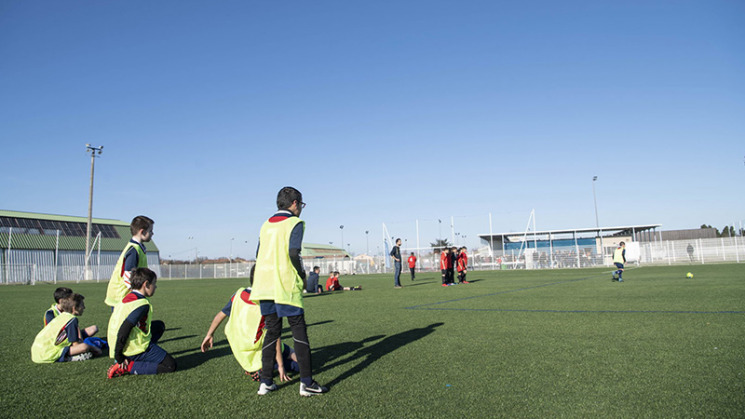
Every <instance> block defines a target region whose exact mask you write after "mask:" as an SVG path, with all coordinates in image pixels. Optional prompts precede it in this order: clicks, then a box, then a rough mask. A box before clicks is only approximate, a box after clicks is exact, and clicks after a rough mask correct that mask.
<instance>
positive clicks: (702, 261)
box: [698, 239, 704, 265]
mask: <svg viewBox="0 0 745 419" xmlns="http://www.w3.org/2000/svg"><path fill="white" fill-rule="evenodd" d="M698 248H699V249H700V251H699V252H698V254H699V255H700V259H701V264H702V265H703V264H704V248H703V247H701V239H698Z"/></svg>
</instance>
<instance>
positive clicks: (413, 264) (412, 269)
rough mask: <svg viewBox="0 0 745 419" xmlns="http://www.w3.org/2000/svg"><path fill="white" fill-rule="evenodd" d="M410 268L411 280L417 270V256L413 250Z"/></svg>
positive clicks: (410, 257)
mask: <svg viewBox="0 0 745 419" xmlns="http://www.w3.org/2000/svg"><path fill="white" fill-rule="evenodd" d="M409 270H410V271H411V280H412V281H413V280H414V272H415V271H416V256H414V252H411V256H409Z"/></svg>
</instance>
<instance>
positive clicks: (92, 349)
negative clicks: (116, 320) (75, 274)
mask: <svg viewBox="0 0 745 419" xmlns="http://www.w3.org/2000/svg"><path fill="white" fill-rule="evenodd" d="M84 299H85V297H83V296H82V295H80V294H73V295H71V296H70V297H68V298H63V299H61V300H60V303H59V309H60V313H59V315H57V316H56V317H55V318H54V319H52V320H51V321H50V322H49V323H47V325H46V326H44V329H42V330H41V331H40V332H39V334H37V335H36V338H35V339H34V343H33V345H32V346H31V360H32V361H34V362H35V363H37V364H44V363H52V362H67V361H85V360H87V359H90V358H91V357H92V356H93V355H99V354H101V349H99V348H98V347H97V346H95V345H89V344H88V343H85V342H84V341H83V339H84V338H83V337H82V336H81V333H80V329H79V327H78V316H81V315H83V311H85V303H84V302H83V300H84Z"/></svg>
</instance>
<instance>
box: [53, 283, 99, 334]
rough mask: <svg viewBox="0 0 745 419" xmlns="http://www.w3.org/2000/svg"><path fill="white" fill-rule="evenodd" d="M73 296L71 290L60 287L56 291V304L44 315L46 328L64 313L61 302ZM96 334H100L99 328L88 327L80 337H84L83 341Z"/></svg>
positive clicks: (82, 331)
mask: <svg viewBox="0 0 745 419" xmlns="http://www.w3.org/2000/svg"><path fill="white" fill-rule="evenodd" d="M72 296H73V293H72V290H71V289H70V288H67V287H59V288H57V289H56V290H54V304H52V307H50V308H49V310H47V311H46V312H45V313H44V326H46V325H48V324H49V322H51V321H52V320H54V318H55V317H57V316H59V315H60V313H62V307H61V305H60V301H62V300H64V299H66V298H70V297H72ZM96 333H98V326H96V325H95V324H94V325H93V326H88V327H86V328H85V329H82V330H81V331H80V336H82V338H83V339H86V338H88V337H90V336H93V335H95V334H96Z"/></svg>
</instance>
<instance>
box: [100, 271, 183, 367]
mask: <svg viewBox="0 0 745 419" xmlns="http://www.w3.org/2000/svg"><path fill="white" fill-rule="evenodd" d="M157 279H158V278H157V275H156V274H155V272H153V271H151V270H150V269H148V268H137V269H135V270H134V272H133V274H132V277H131V278H130V280H131V283H132V292H130V293H128V294H127V295H125V296H124V298H123V299H122V300H121V303H119V304H117V305H116V307H114V312H113V313H111V318H110V319H109V328H108V338H109V339H108V340H109V348H110V351H109V357H111V358H114V359H115V360H116V363H115V364H114V365H112V366H111V368H109V372H108V377H109V378H114V377H119V376H120V375H125V374H135V375H152V374H162V373H167V372H173V371H175V370H176V361H175V360H174V359H173V358H172V357H171V355H169V354H168V353H167V352H166V351H165V350H163V348H161V347H160V346H158V345H157V344H156V343H157V342H158V340H159V339H160V337H161V336H163V332H164V331H165V330H166V325H165V323H163V322H162V321H160V320H152V316H153V307H152V306H151V305H150V297H152V296H153V294H155V289H156V288H157V283H156V282H157Z"/></svg>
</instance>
